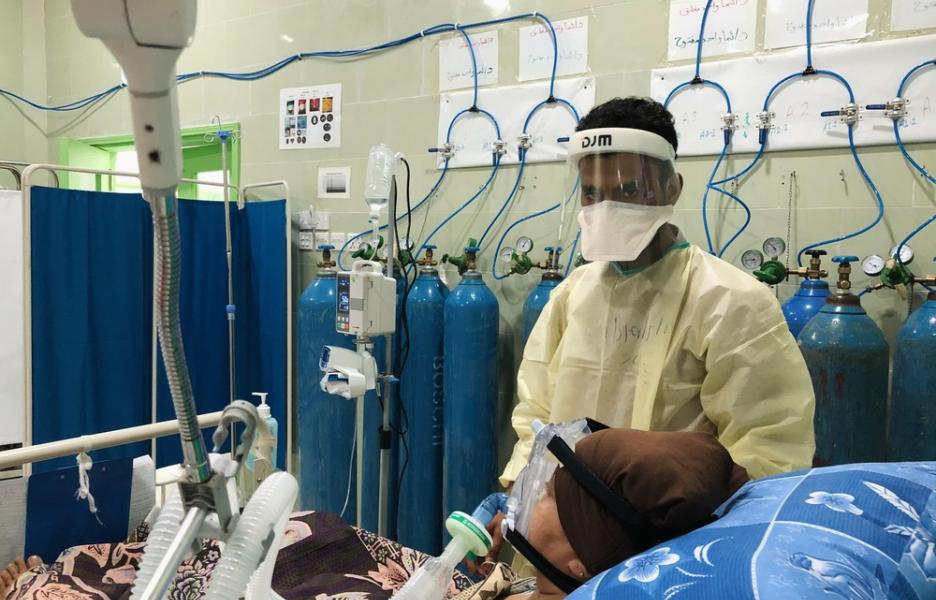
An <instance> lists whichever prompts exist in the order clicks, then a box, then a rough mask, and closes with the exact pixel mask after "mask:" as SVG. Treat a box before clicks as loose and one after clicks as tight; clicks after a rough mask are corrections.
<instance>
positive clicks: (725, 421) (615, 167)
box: [488, 98, 815, 558]
mask: <svg viewBox="0 0 936 600" xmlns="http://www.w3.org/2000/svg"><path fill="white" fill-rule="evenodd" d="M676 148H677V139H676V129H675V126H674V123H673V117H672V115H671V114H670V113H669V112H668V111H667V110H666V108H664V107H663V106H662V105H661V104H659V103H657V102H655V101H653V100H650V99H644V98H623V99H621V98H616V99H614V100H611V101H609V102H606V103H604V104H602V105H600V106H597V107H595V108H594V109H593V110H592V111H591V112H590V113H589V114H588V115H586V116H585V118H584V119H582V121H581V122H580V124H579V126H578V130H577V133H576V134H575V135H574V136H573V137H572V139H571V140H570V142H569V158H568V163H569V166H570V170H571V174H572V175H574V176H577V177H579V178H580V179H579V181H580V202H581V212H580V213H579V215H578V219H579V224H580V226H581V240H582V255H583V256H584V257H585V259H586V260H588V261H591V262H590V264H587V265H584V266H582V267H579V268H578V269H576V270H575V271H574V272H573V273H572V274H571V275H570V276H569V277H568V278H567V279H566V280H565V281H564V282H563V283H562V284H561V285H559V286H558V287H557V288H556V289H555V290H553V292H552V294H551V296H550V300H549V303H548V304H547V305H546V307H545V309H544V310H543V312H542V314H541V316H540V317H539V320H538V321H537V323H536V326H535V327H534V329H533V331H532V333H531V335H530V338H529V341H528V342H527V344H526V348H525V350H524V354H523V361H522V363H521V365H520V370H519V373H518V376H517V380H518V381H517V392H518V396H519V403H518V404H517V406H516V408H515V409H514V412H513V427H514V429H515V430H516V432H517V436H518V438H519V440H518V441H517V443H516V445H515V446H514V449H513V454H512V457H511V459H510V461H509V463H508V464H507V467H506V469H505V470H504V473H503V475H502V476H501V483H502V484H503V485H504V486H507V487H509V486H510V485H511V483H512V482H513V481H514V480H515V479H516V478H517V476H518V475H519V473H520V470H521V469H522V468H523V467H524V465H526V464H527V461H528V459H529V457H530V448H531V446H532V444H533V438H534V436H533V431H532V430H531V428H530V425H531V423H532V422H533V420H534V419H538V420H540V421H542V422H545V423H559V422H565V421H570V420H573V419H578V418H583V417H589V418H592V419H595V420H597V421H600V422H602V423H606V424H607V425H609V426H611V427H628V428H632V429H639V430H646V431H698V432H705V433H711V434H713V435H714V436H716V438H717V439H718V441H719V442H720V443H721V444H722V445H724V446H725V447H726V448H727V449H728V451H729V452H730V453H731V456H732V458H733V459H734V460H735V462H737V463H738V464H740V465H741V466H742V467H744V468H745V469H746V470H747V472H748V473H749V474H750V475H751V477H755V478H757V477H763V476H765V475H770V474H773V473H779V472H783V471H790V470H794V469H798V468H804V467H807V466H809V465H810V464H811V462H812V457H813V452H814V450H815V438H814V434H813V412H814V408H815V397H814V395H813V389H812V385H811V383H810V379H809V373H808V370H807V368H806V364H805V361H804V360H803V357H802V355H801V354H800V351H799V348H797V345H796V341H795V340H794V339H793V336H792V335H791V334H790V330H789V329H788V328H787V326H786V322H785V321H784V319H783V314H782V313H781V310H780V305H779V304H778V302H777V300H776V298H775V297H774V296H773V294H771V293H770V291H769V290H768V289H767V288H766V287H765V286H764V285H762V284H761V283H759V282H758V281H756V280H755V279H754V278H753V277H751V276H750V275H748V274H746V273H744V272H743V271H741V270H739V269H737V268H735V267H734V266H732V265H730V264H728V263H726V262H724V261H722V260H720V259H718V258H716V257H714V256H712V255H710V254H708V253H706V252H704V251H702V250H701V249H700V248H698V247H697V246H694V245H692V244H689V243H688V242H687V241H686V239H685V238H684V237H683V235H682V234H681V233H680V231H679V229H678V228H677V227H676V226H674V225H673V224H672V223H670V221H671V219H672V218H673V207H674V205H675V204H676V201H677V200H678V199H679V195H680V192H681V191H682V187H683V179H682V176H681V175H679V174H678V173H677V171H676V166H675V160H676ZM498 520H499V518H498V519H495V521H498ZM490 529H491V530H492V531H495V532H496V531H497V530H498V523H497V522H492V523H491V524H490ZM496 552H497V548H495V552H493V553H492V554H491V555H489V557H488V558H493V557H494V556H496Z"/></svg>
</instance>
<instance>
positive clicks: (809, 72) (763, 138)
mask: <svg viewBox="0 0 936 600" xmlns="http://www.w3.org/2000/svg"><path fill="white" fill-rule="evenodd" d="M814 3H815V0H809V3H808V5H807V13H806V24H807V25H806V68H805V70H803V71H802V72H797V73H792V74H790V75H787V76H786V77H784V78H783V79H781V80H780V81H778V82H777V83H775V84H774V85H773V87H772V88H771V89H770V91H769V92H768V93H767V97H766V98H765V99H764V104H763V111H764V112H765V113H766V112H767V110H768V109H769V107H770V102H771V100H772V99H773V97H774V95H775V94H776V93H777V92H778V91H779V90H780V89H781V88H783V87H785V86H786V85H788V84H789V83H791V82H792V81H794V80H797V79H799V78H805V77H809V76H816V75H818V76H823V77H829V78H832V79H834V80H836V81H837V82H838V83H840V84H841V85H842V87H844V88H845V90H846V91H847V93H848V99H849V102H850V103H854V102H855V94H854V91H853V90H852V87H851V85H850V84H849V83H848V81H847V80H846V79H845V78H844V77H842V76H841V75H839V74H838V73H836V72H834V71H829V70H824V69H815V68H814V67H813V64H812V14H813V5H814ZM840 113H841V111H826V112H823V113H822V116H837V115H839V114H840ZM769 133H770V130H769V129H760V131H759V134H758V142H759V148H758V150H757V154H756V155H755V156H754V158H753V160H752V161H751V162H750V163H749V164H748V165H747V166H746V167H745V168H743V169H742V170H741V171H739V172H737V173H735V174H734V175H731V176H729V177H725V178H723V179H719V180H717V181H713V182H711V185H713V186H720V185H723V184H725V183H728V182H731V181H735V180H738V179H740V178H742V177H744V176H745V175H747V174H748V173H750V172H751V171H752V170H753V169H754V168H755V166H756V165H757V164H758V163H759V162H760V160H761V159H762V158H763V157H764V153H765V150H766V147H767V140H768V136H769ZM848 145H849V148H850V150H851V154H852V158H853V159H854V160H855V164H856V165H857V166H858V170H859V172H860V173H861V176H862V178H863V179H864V181H865V183H866V184H867V185H868V187H869V188H870V189H871V191H872V193H873V194H874V198H875V202H876V204H877V207H878V213H877V215H876V216H875V218H874V220H873V221H872V222H871V223H870V224H868V225H866V226H865V227H862V228H861V229H859V230H858V231H855V232H853V233H849V234H847V235H843V236H840V237H837V238H832V239H829V240H823V241H821V242H816V243H814V244H810V245H808V246H806V247H804V248H803V249H802V250H800V251H799V253H798V254H797V256H796V260H797V264H798V265H800V266H802V264H803V255H804V254H805V253H806V252H809V251H810V250H812V249H814V248H818V247H819V246H824V245H826V244H834V243H838V242H843V241H845V240H848V239H852V238H854V237H857V236H859V235H862V234H863V233H866V232H867V231H869V230H871V229H872V228H874V227H876V226H877V225H878V223H880V222H881V220H882V219H883V218H884V199H883V198H882V197H881V193H880V191H879V190H878V188H877V185H875V183H874V180H873V179H872V178H871V176H870V175H869V174H868V171H867V170H866V169H865V167H864V164H862V162H861V158H860V157H859V156H858V150H857V147H856V146H855V137H854V125H853V124H848ZM720 191H722V192H724V190H720Z"/></svg>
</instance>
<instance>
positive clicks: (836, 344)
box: [798, 256, 889, 466]
mask: <svg viewBox="0 0 936 600" xmlns="http://www.w3.org/2000/svg"><path fill="white" fill-rule="evenodd" d="M832 260H833V261H834V262H836V263H839V282H838V290H837V291H836V293H835V294H834V295H832V296H830V297H829V299H828V300H827V301H826V304H825V305H824V306H823V307H822V309H821V310H820V311H819V312H818V313H817V314H816V316H814V317H813V318H812V320H810V321H809V323H807V324H806V326H805V327H804V328H803V331H802V332H801V333H800V335H799V340H798V341H799V346H800V349H801V350H802V352H803V356H804V357H805V359H806V364H807V365H808V366H809V374H810V377H811V378H812V384H813V389H814V390H815V392H816V417H815V426H816V457H815V464H816V465H819V466H821V465H841V464H846V463H857V462H877V461H882V460H884V458H885V454H886V435H887V382H888V363H889V351H888V347H887V341H886V340H885V339H884V334H883V333H882V332H881V330H880V329H879V328H878V326H877V325H876V324H875V323H874V321H872V320H871V318H870V317H869V316H868V315H867V313H865V311H864V309H862V308H861V302H860V300H859V299H858V297H857V296H855V295H854V294H852V293H851V292H850V289H851V282H850V281H849V276H850V273H851V263H852V262H856V261H857V260H858V257H856V256H836V257H835V258H833V259H832Z"/></svg>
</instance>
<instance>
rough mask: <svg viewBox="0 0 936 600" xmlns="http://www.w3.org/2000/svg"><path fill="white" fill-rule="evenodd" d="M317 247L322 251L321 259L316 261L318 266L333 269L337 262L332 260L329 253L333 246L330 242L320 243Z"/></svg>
mask: <svg viewBox="0 0 936 600" xmlns="http://www.w3.org/2000/svg"><path fill="white" fill-rule="evenodd" d="M318 249H319V250H320V251H321V252H322V260H321V261H320V262H319V263H318V267H319V268H320V269H334V268H335V267H336V266H337V263H335V261H334V260H332V256H331V253H332V250H334V249H335V247H334V246H332V245H330V244H322V245H321V246H319V248H318Z"/></svg>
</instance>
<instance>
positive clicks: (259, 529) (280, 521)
mask: <svg viewBox="0 0 936 600" xmlns="http://www.w3.org/2000/svg"><path fill="white" fill-rule="evenodd" d="M298 495H299V484H298V483H296V479H295V478H294V477H293V476H292V475H289V474H288V473H274V474H273V475H270V476H269V477H268V478H266V479H265V480H264V482H263V483H262V484H261V485H260V487H259V488H258V489H257V491H256V492H255V493H254V495H253V497H252V498H251V500H250V504H248V505H247V508H246V509H245V510H244V513H243V514H242V515H241V516H240V519H239V520H238V522H237V527H236V528H235V531H234V534H233V535H232V536H231V538H230V539H228V541H227V543H226V544H225V548H224V552H223V553H222V555H221V559H220V560H219V561H218V566H217V567H215V570H214V572H213V573H212V575H211V583H210V584H209V585H208V593H207V595H206V596H205V600H230V599H231V598H242V597H245V596H244V589H245V588H246V590H247V594H246V598H247V600H269V599H278V598H280V596H279V595H278V594H276V593H275V592H274V591H273V590H272V587H271V583H272V580H273V565H274V563H275V562H276V555H277V553H278V552H279V548H280V544H281V542H282V539H283V532H284V531H285V529H286V521H287V520H288V519H289V514H290V512H291V511H292V509H293V505H294V504H295V503H296V498H297V497H298ZM261 561H263V562H262V564H261Z"/></svg>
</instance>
